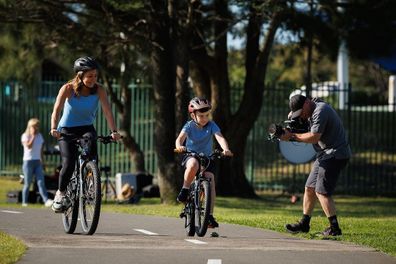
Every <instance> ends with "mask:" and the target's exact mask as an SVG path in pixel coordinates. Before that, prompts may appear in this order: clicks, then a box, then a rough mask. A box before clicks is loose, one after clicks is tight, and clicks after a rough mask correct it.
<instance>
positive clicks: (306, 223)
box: [301, 214, 311, 226]
mask: <svg viewBox="0 0 396 264" xmlns="http://www.w3.org/2000/svg"><path fill="white" fill-rule="evenodd" d="M310 221H311V217H310V216H309V215H306V214H304V215H303V217H302V218H301V224H303V225H304V226H309V222H310Z"/></svg>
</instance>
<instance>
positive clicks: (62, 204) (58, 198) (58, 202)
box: [52, 192, 70, 213]
mask: <svg viewBox="0 0 396 264" xmlns="http://www.w3.org/2000/svg"><path fill="white" fill-rule="evenodd" d="M69 206H70V200H69V199H68V198H67V197H66V196H65V195H64V194H61V193H60V192H57V193H56V195H55V199H54V202H53V203H52V210H53V211H54V212H55V213H63V211H64V210H65V209H66V208H68V207H69Z"/></svg>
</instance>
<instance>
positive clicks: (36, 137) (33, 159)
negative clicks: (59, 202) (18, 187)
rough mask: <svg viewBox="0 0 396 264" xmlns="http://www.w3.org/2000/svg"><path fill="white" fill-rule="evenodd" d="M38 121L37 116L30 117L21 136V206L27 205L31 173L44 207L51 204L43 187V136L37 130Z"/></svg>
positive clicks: (31, 178) (31, 179)
mask: <svg viewBox="0 0 396 264" xmlns="http://www.w3.org/2000/svg"><path fill="white" fill-rule="evenodd" d="M39 127H40V121H39V120H38V119H37V118H31V119H30V120H29V121H28V123H27V127H26V130H25V132H24V133H23V134H22V136H21V143H22V146H23V165H22V170H23V175H24V185H23V189H22V206H27V205H28V200H29V189H30V185H31V183H32V181H33V175H35V177H36V182H37V186H38V189H39V192H40V195H41V198H42V199H43V201H44V204H45V206H46V207H50V206H51V205H52V202H53V201H52V200H51V199H48V194H47V188H46V187H45V181H44V171H43V159H42V157H43V156H42V154H43V151H42V150H43V144H44V138H43V136H42V135H41V133H40V131H39Z"/></svg>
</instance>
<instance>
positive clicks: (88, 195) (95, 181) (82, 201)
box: [62, 135, 112, 235]
mask: <svg viewBox="0 0 396 264" xmlns="http://www.w3.org/2000/svg"><path fill="white" fill-rule="evenodd" d="M63 136H66V135H63ZM87 140H88V141H87ZM92 140H98V141H100V142H102V143H104V144H107V143H110V142H112V138H111V137H110V136H98V137H97V138H95V139H87V138H78V139H76V138H74V139H72V141H73V142H74V143H75V144H76V145H77V147H78V150H79V155H78V158H77V160H76V165H75V170H74V172H73V175H72V177H71V179H70V182H69V184H68V187H67V193H66V195H67V197H68V198H67V199H69V200H70V201H71V204H70V206H69V207H68V208H65V211H64V213H63V218H62V220H63V225H64V229H65V232H66V233H69V234H71V233H73V232H74V230H75V228H76V223H77V218H78V215H80V222H81V227H82V229H83V233H84V234H86V235H92V234H93V233H94V232H95V231H96V228H97V225H98V222H99V216H100V207H101V199H102V197H101V181H100V171H99V169H98V166H97V160H96V158H93V157H92V156H91V155H90V153H89V152H90V141H92ZM91 207H92V208H91Z"/></svg>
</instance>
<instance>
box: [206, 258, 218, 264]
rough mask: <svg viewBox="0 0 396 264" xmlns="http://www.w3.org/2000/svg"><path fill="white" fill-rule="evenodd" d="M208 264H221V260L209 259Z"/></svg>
mask: <svg viewBox="0 0 396 264" xmlns="http://www.w3.org/2000/svg"><path fill="white" fill-rule="evenodd" d="M208 264H221V259H208Z"/></svg>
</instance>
